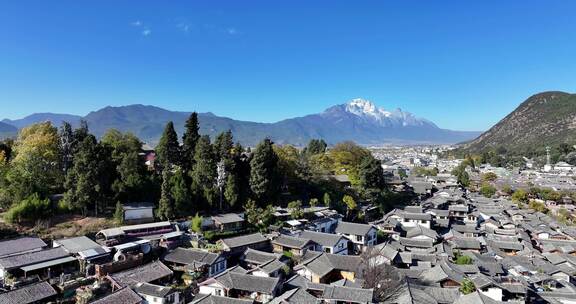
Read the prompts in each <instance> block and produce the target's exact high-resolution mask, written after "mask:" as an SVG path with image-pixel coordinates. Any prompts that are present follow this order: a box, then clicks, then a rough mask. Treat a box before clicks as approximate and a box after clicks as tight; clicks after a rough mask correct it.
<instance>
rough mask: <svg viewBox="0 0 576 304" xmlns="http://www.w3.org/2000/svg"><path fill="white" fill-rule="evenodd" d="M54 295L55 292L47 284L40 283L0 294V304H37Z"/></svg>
mask: <svg viewBox="0 0 576 304" xmlns="http://www.w3.org/2000/svg"><path fill="white" fill-rule="evenodd" d="M55 295H56V290H54V288H52V286H51V285H50V284H49V283H48V282H40V283H34V284H30V285H26V286H22V287H20V288H18V289H16V290H12V291H9V292H6V293H1V294H0V304H16V303H18V304H28V303H37V302H41V301H42V300H44V299H46V298H49V297H52V296H55Z"/></svg>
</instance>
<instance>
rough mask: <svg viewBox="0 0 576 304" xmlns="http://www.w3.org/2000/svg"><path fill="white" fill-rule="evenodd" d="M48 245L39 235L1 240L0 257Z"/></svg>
mask: <svg viewBox="0 0 576 304" xmlns="http://www.w3.org/2000/svg"><path fill="white" fill-rule="evenodd" d="M43 247H46V243H44V241H42V240H41V239H40V238H37V237H21V238H17V239H11V240H6V241H1V242H0V257H3V256H8V255H13V254H18V253H20V252H25V251H30V250H34V249H40V248H43Z"/></svg>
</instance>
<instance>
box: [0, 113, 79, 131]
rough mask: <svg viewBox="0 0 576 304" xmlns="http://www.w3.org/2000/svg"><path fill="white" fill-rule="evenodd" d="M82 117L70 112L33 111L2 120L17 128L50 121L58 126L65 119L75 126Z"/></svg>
mask: <svg viewBox="0 0 576 304" xmlns="http://www.w3.org/2000/svg"><path fill="white" fill-rule="evenodd" d="M80 119H82V116H78V115H70V114H54V113H35V114H32V115H28V116H26V117H24V118H21V119H15V120H10V119H4V120H2V122H4V123H7V124H9V125H12V126H15V127H17V128H18V129H21V128H24V127H26V126H28V125H31V124H35V123H38V122H44V121H50V122H52V124H53V125H55V126H60V124H61V123H62V122H63V121H67V122H69V123H71V124H72V125H74V126H77V125H78V123H79V122H80Z"/></svg>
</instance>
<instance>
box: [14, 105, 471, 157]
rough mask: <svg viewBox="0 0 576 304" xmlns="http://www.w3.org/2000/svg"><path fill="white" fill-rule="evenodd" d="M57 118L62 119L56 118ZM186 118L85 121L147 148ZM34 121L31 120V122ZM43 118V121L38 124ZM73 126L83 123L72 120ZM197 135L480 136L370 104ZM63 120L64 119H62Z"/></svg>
mask: <svg viewBox="0 0 576 304" xmlns="http://www.w3.org/2000/svg"><path fill="white" fill-rule="evenodd" d="M46 115H47V114H42V115H31V116H29V117H27V118H25V119H23V120H17V121H14V122H17V123H18V125H19V126H21V125H24V121H30V122H32V121H33V120H34V122H38V121H45V120H51V121H54V122H58V121H59V120H60V119H61V118H62V116H53V117H49V119H48V118H47V117H48V116H46ZM54 115H60V114H54ZM189 115H190V113H189V112H177V111H169V110H165V109H162V108H158V107H154V106H145V105H129V106H122V107H105V108H103V109H100V110H97V111H94V112H90V113H89V114H88V115H86V116H85V117H83V119H84V120H86V121H87V122H88V126H89V128H90V130H91V132H93V133H94V134H95V135H97V136H102V135H103V134H104V133H105V132H106V131H107V130H108V129H111V128H114V129H118V130H120V131H124V132H126V131H129V132H132V133H134V134H135V135H137V136H138V137H140V138H141V139H142V140H143V141H145V142H148V143H150V144H155V143H157V142H158V140H159V138H160V136H161V134H162V131H163V129H164V126H165V125H166V123H167V122H168V121H173V122H174V126H175V128H176V131H177V132H178V133H179V134H180V135H182V133H183V131H184V124H185V121H186V119H187V118H188V116H189ZM31 117H32V118H34V119H32V118H31ZM40 118H43V119H40ZM70 118H71V119H73V120H74V121H79V120H80V119H81V118H80V117H77V116H71V117H70ZM198 118H199V121H200V132H201V133H202V134H208V135H210V136H211V137H212V138H214V137H215V136H216V135H217V134H219V133H221V132H224V131H226V130H231V131H232V133H233V134H234V137H235V138H236V139H237V140H238V141H240V142H241V143H242V144H244V145H251V146H253V145H255V144H256V143H258V142H259V141H260V140H262V139H263V138H265V137H269V138H271V139H272V140H274V141H275V142H276V143H279V144H294V145H305V144H306V143H307V142H308V141H309V140H310V139H312V138H322V139H324V140H326V141H327V142H328V143H332V144H333V143H336V142H340V141H344V140H353V141H356V142H357V143H360V144H383V143H456V142H461V141H464V140H470V139H472V138H474V137H476V136H477V135H478V134H479V132H458V131H450V130H445V129H441V128H439V127H437V126H436V125H435V124H434V123H432V122H430V121H428V120H426V119H421V118H417V117H415V116H414V115H412V114H411V113H408V112H403V111H401V110H395V111H386V110H384V109H382V108H378V107H376V106H375V105H374V104H373V103H371V102H369V101H366V100H362V99H354V100H352V101H351V102H349V103H347V104H341V105H337V106H333V107H331V108H329V109H327V110H326V111H324V112H322V113H319V114H312V115H307V116H304V117H297V118H291V119H286V120H282V121H279V122H276V123H257V122H248V121H239V120H234V119H230V118H226V117H219V116H216V115H214V114H212V113H199V114H198ZM64 120H65V119H64Z"/></svg>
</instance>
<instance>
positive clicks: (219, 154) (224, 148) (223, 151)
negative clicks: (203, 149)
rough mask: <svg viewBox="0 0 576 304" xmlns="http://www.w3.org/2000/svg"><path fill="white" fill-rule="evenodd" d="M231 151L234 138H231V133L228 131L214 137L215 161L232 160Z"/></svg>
mask: <svg viewBox="0 0 576 304" xmlns="http://www.w3.org/2000/svg"><path fill="white" fill-rule="evenodd" d="M233 149H234V138H233V137H232V131H230V130H228V131H226V132H222V133H220V134H219V135H218V136H217V137H216V140H215V141H214V153H216V159H218V160H230V159H232V156H233V154H232V152H233Z"/></svg>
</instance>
